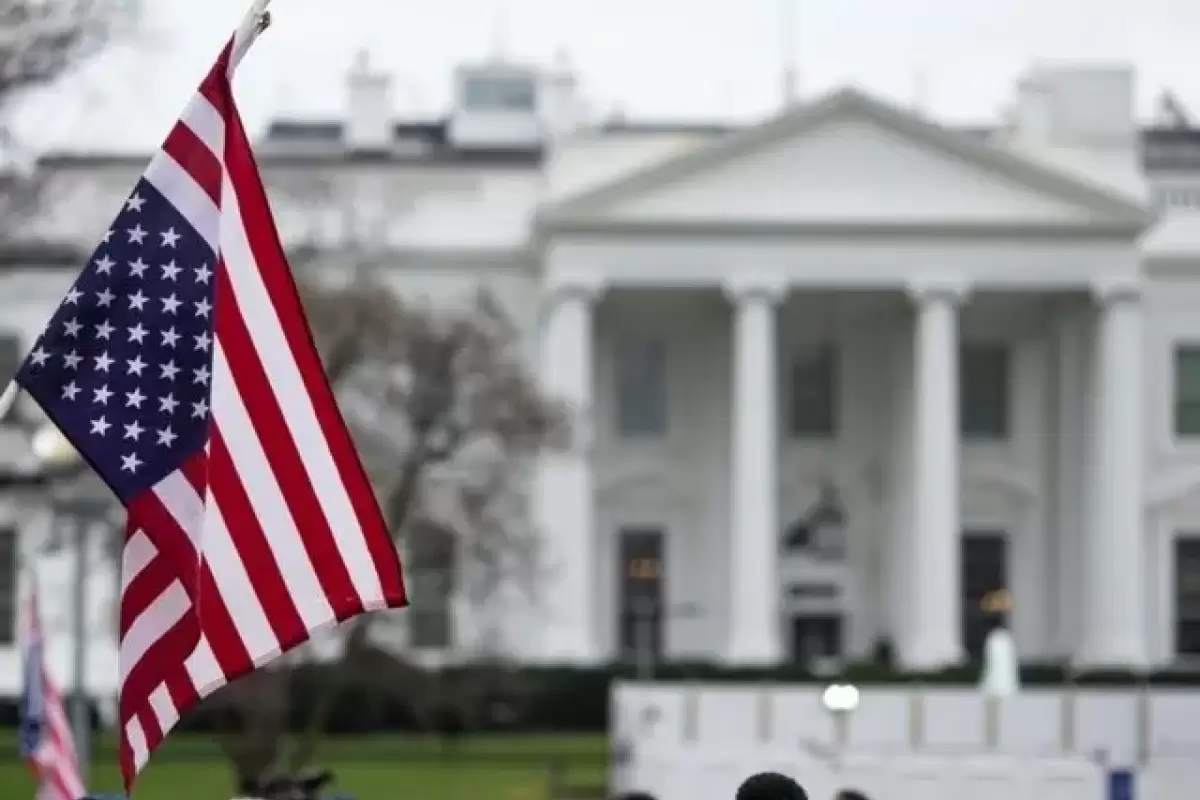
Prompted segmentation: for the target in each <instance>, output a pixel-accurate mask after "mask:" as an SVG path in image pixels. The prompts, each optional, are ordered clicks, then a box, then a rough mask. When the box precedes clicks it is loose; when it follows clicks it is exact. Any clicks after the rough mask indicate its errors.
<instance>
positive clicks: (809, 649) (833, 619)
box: [792, 614, 842, 664]
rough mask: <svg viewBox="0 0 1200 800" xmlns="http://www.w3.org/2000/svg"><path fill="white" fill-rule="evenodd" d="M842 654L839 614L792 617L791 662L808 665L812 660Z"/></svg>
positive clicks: (798, 615) (797, 615) (840, 619)
mask: <svg viewBox="0 0 1200 800" xmlns="http://www.w3.org/2000/svg"><path fill="white" fill-rule="evenodd" d="M841 654H842V617H841V615H840V614H796V615H794V616H793V617H792V660H793V661H795V662H797V663H799V664H808V663H810V662H812V661H813V660H814V659H822V658H838V657H839V656H841Z"/></svg>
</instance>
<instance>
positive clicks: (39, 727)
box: [19, 637, 46, 758]
mask: <svg viewBox="0 0 1200 800" xmlns="http://www.w3.org/2000/svg"><path fill="white" fill-rule="evenodd" d="M24 681H25V690H24V692H22V693H21V728H20V732H19V738H20V747H21V755H22V756H24V757H25V758H29V757H31V756H32V755H33V754H34V753H36V752H37V749H38V748H39V747H41V744H42V733H43V731H44V729H45V725H46V719H45V717H46V714H45V707H46V706H45V701H44V697H43V694H42V690H43V688H44V685H43V684H42V640H41V637H38V638H37V639H36V640H35V641H33V642H31V643H30V644H29V649H28V650H26V651H25V676H24Z"/></svg>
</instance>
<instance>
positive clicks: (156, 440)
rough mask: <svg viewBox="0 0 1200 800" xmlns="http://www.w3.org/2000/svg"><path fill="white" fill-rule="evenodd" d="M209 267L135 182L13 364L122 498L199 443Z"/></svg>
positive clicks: (195, 239)
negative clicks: (24, 354) (21, 359)
mask: <svg viewBox="0 0 1200 800" xmlns="http://www.w3.org/2000/svg"><path fill="white" fill-rule="evenodd" d="M215 266H216V265H215V261H214V257H213V251H212V248H211V247H209V245H208V243H207V242H206V241H205V240H204V239H202V238H201V237H200V236H199V235H197V234H196V232H195V231H194V230H193V229H192V227H191V226H190V225H189V224H188V223H187V222H186V221H185V220H184V218H183V216H182V215H181V214H180V213H179V212H178V211H177V210H176V209H175V207H174V206H172V205H171V204H170V203H168V202H167V201H166V200H165V199H164V198H163V196H162V195H161V194H160V193H159V192H158V191H157V190H156V189H155V188H154V187H153V186H151V185H150V184H149V183H147V182H146V181H145V180H143V181H141V182H139V183H138V186H137V188H136V189H135V190H134V192H133V194H132V195H131V196H130V197H129V199H128V200H127V201H126V202H125V207H124V208H123V209H122V211H121V213H120V214H119V215H118V216H117V219H116V221H115V222H114V223H113V225H112V227H111V228H110V229H109V231H108V233H106V234H105V236H104V239H103V241H102V242H101V244H100V247H99V248H97V249H96V252H95V253H94V254H93V256H92V258H91V260H90V261H89V262H88V264H87V266H86V267H85V268H84V270H83V273H82V274H81V275H80V276H79V279H78V280H77V281H75V285H74V286H72V287H71V291H70V292H68V293H67V296H66V298H65V299H64V300H63V303H62V305H61V306H60V307H59V308H58V310H57V311H56V312H55V314H54V317H53V318H52V319H51V320H50V324H49V325H48V326H47V327H46V330H45V332H43V334H42V336H41V337H40V338H39V339H38V341H37V344H36V346H35V347H34V349H33V352H32V353H30V355H29V358H28V359H27V360H26V361H25V363H24V364H23V365H22V367H21V370H20V372H18V373H17V382H18V383H19V384H20V385H21V386H22V387H23V388H24V389H25V390H26V391H27V392H29V394H30V395H31V396H32V397H33V398H34V399H35V400H36V401H37V402H38V404H39V405H41V407H42V408H43V409H45V410H46V413H47V414H49V415H50V418H51V419H53V420H54V422H55V423H57V425H58V426H59V428H60V429H61V430H62V432H63V433H64V434H65V435H66V437H67V438H68V439H69V440H70V441H71V443H72V444H73V445H74V446H75V449H76V450H78V451H79V453H80V454H81V455H82V456H83V457H84V458H85V459H86V460H87V461H88V462H89V463H90V464H91V465H92V468H93V469H95V470H96V472H97V473H99V475H100V477H101V478H103V479H104V481H105V482H106V483H108V485H109V486H111V487H112V488H113V491H115V492H116V493H117V495H118V496H119V497H120V498H121V499H122V500H124V501H126V502H128V501H129V500H130V499H132V498H133V497H135V496H136V495H138V494H139V493H141V492H142V491H144V490H146V489H149V488H150V487H152V486H154V485H155V484H156V483H158V482H159V481H160V480H162V479H163V478H164V477H166V476H167V475H168V474H170V473H171V472H173V471H174V470H176V469H178V468H179V466H180V465H181V464H182V463H183V462H184V461H185V460H186V459H187V458H188V457H189V456H191V455H193V454H195V453H197V452H198V451H199V450H200V449H202V448H203V447H204V445H205V441H206V439H207V428H208V414H209V397H210V391H209V388H210V384H211V382H212V348H213V298H214V294H215V292H214V285H215V283H216V278H215V275H214V269H215Z"/></svg>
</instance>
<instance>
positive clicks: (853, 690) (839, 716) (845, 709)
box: [821, 683, 859, 764]
mask: <svg viewBox="0 0 1200 800" xmlns="http://www.w3.org/2000/svg"><path fill="white" fill-rule="evenodd" d="M858 699H859V695H858V687H856V686H854V685H853V684H849V683H834V684H831V685H830V686H828V687H826V689H825V691H824V692H823V693H822V694H821V704H822V705H824V706H825V710H826V711H828V712H829V714H830V715H831V716H832V717H833V746H834V753H835V754H836V756H837V758H838V763H839V764H840V763H841V759H842V757H843V755H844V753H845V750H846V746H847V745H848V744H849V741H850V715H851V714H853V713H854V711H855V709H857V708H858Z"/></svg>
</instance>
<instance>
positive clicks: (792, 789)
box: [736, 772, 808, 800]
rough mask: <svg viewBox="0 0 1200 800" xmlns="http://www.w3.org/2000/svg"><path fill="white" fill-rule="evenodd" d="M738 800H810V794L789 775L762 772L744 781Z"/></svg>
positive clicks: (738, 793)
mask: <svg viewBox="0 0 1200 800" xmlns="http://www.w3.org/2000/svg"><path fill="white" fill-rule="evenodd" d="M736 800H808V794H807V793H805V791H804V789H802V788H800V784H798V783H796V782H795V781H794V780H792V779H791V778H789V777H788V776H787V775H782V774H780V773H778V772H760V773H758V774H757V775H751V776H750V777H749V778H746V780H744V781H742V785H741V786H739V787H738V790H737V796H736Z"/></svg>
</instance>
